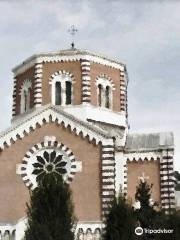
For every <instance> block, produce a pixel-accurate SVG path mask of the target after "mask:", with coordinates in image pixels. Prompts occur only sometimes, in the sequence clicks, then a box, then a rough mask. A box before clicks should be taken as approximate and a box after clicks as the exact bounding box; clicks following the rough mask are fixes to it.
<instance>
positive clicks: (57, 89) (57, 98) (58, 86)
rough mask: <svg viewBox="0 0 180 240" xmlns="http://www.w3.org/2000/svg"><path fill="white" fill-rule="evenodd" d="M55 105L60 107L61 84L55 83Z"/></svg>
mask: <svg viewBox="0 0 180 240" xmlns="http://www.w3.org/2000/svg"><path fill="white" fill-rule="evenodd" d="M55 105H61V83H60V82H56V86H55Z"/></svg>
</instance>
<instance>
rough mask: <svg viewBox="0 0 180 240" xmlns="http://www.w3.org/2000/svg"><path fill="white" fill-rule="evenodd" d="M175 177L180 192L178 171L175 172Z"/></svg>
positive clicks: (179, 174)
mask: <svg viewBox="0 0 180 240" xmlns="http://www.w3.org/2000/svg"><path fill="white" fill-rule="evenodd" d="M174 177H175V181H176V185H175V188H176V191H180V173H179V172H178V171H175V172H174Z"/></svg>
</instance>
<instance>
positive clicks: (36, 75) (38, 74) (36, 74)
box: [34, 73, 43, 78]
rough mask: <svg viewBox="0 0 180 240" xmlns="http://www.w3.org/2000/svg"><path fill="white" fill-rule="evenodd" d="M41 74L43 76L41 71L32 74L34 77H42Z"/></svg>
mask: <svg viewBox="0 0 180 240" xmlns="http://www.w3.org/2000/svg"><path fill="white" fill-rule="evenodd" d="M42 76H43V75H42V73H35V75H34V77H35V78H42Z"/></svg>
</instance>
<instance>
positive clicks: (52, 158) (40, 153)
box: [20, 141, 77, 188]
mask: <svg viewBox="0 0 180 240" xmlns="http://www.w3.org/2000/svg"><path fill="white" fill-rule="evenodd" d="M76 172H77V162H76V161H75V158H74V155H73V153H72V151H71V150H70V149H69V148H68V147H66V146H65V145H64V144H62V143H59V142H57V141H45V142H42V143H40V144H36V145H34V146H33V147H32V148H31V149H30V150H29V151H28V152H27V153H26V155H25V157H24V158H23V162H22V164H21V165H20V174H21V176H22V178H23V181H24V183H25V184H26V186H28V187H30V188H35V187H37V185H38V182H39V181H40V180H41V179H42V178H43V177H44V176H45V175H46V174H54V175H55V176H59V175H61V176H62V177H63V179H64V181H66V182H67V183H70V182H71V181H72V180H73V178H74V175H75V173H76Z"/></svg>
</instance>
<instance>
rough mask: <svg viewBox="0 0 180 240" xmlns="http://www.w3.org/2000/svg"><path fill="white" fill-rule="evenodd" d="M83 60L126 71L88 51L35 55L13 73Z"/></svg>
mask: <svg viewBox="0 0 180 240" xmlns="http://www.w3.org/2000/svg"><path fill="white" fill-rule="evenodd" d="M81 59H84V60H87V61H90V62H94V63H98V64H102V65H104V66H109V67H111V68H115V69H119V70H121V71H124V69H125V65H124V64H122V63H120V62H117V61H114V60H111V59H109V58H105V57H104V56H100V55H97V54H93V53H89V52H87V51H79V53H77V52H76V51H71V54H69V53H68V52H65V51H64V53H61V52H58V53H50V54H39V55H34V56H32V57H30V58H28V59H27V60H25V61H24V62H23V63H22V64H19V65H18V66H17V67H15V68H14V69H13V70H12V71H13V73H14V75H15V76H17V75H18V74H21V73H23V72H25V71H26V70H27V69H29V68H30V67H32V66H34V65H35V64H39V63H53V62H68V61H70V62H72V61H80V60H81Z"/></svg>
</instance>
